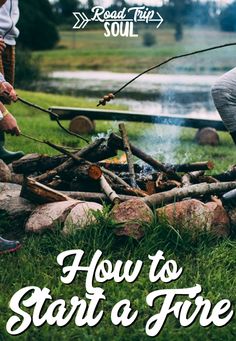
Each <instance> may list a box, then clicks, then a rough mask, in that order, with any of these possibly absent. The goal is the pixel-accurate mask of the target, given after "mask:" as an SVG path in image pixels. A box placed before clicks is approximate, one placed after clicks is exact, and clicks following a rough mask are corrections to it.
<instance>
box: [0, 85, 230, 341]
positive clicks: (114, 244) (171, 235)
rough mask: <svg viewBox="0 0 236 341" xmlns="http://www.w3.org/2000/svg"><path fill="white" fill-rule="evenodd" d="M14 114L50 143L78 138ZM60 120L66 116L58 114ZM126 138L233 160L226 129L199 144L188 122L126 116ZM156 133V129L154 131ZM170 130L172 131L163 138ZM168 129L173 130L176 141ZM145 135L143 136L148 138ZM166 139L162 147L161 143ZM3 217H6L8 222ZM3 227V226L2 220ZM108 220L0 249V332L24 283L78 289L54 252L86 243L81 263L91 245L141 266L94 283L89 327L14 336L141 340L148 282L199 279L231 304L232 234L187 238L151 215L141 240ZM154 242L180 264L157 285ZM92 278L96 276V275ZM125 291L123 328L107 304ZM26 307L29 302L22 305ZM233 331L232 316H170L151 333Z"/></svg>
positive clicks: (45, 101) (75, 101) (212, 336)
mask: <svg viewBox="0 0 236 341" xmlns="http://www.w3.org/2000/svg"><path fill="white" fill-rule="evenodd" d="M19 94H20V95H21V96H22V97H24V98H26V99H28V100H30V101H32V102H35V103H38V104H40V105H44V106H45V107H48V106H50V105H52V104H54V105H63V104H69V105H71V106H73V105H78V106H87V107H88V106H92V107H93V106H94V105H95V104H94V103H93V102H87V101H85V100H84V99H82V98H70V97H61V96H55V95H49V94H47V95H45V94H41V93H31V92H25V91H19ZM11 110H12V112H14V114H16V116H17V117H18V121H19V123H20V126H21V129H22V131H23V132H24V133H27V134H30V135H32V136H35V137H37V138H42V139H43V138H44V139H49V140H51V141H53V142H55V143H60V144H67V145H71V146H77V145H79V142H78V141H77V140H75V139H74V138H73V137H70V136H67V135H66V134H65V133H64V132H61V131H60V130H59V128H58V127H57V126H56V124H55V122H51V121H50V120H49V119H48V117H47V115H44V114H42V113H40V112H36V111H34V110H31V109H28V108H26V107H24V106H22V105H20V104H15V105H13V106H12V108H11ZM65 124H68V123H66V122H65ZM111 128H112V129H114V130H117V123H111V122H100V123H98V125H97V132H98V133H102V132H106V131H107V130H108V129H111ZM127 129H128V133H129V136H130V139H131V140H132V141H133V142H135V143H137V144H138V145H140V146H142V147H145V148H146V149H147V150H148V148H149V146H150V145H151V147H152V150H153V149H154V146H155V148H156V149H155V150H156V153H155V156H156V157H159V156H161V158H162V159H163V158H165V154H166V153H167V152H165V153H162V155H161V150H162V151H163V150H173V154H174V155H173V156H172V157H173V158H175V159H176V160H182V161H183V159H184V161H198V160H202V159H205V160H207V159H214V161H215V162H216V170H217V171H222V170H225V169H226V168H227V167H228V166H229V165H230V164H233V163H235V152H234V150H233V148H234V147H233V144H232V142H231V140H230V138H229V136H228V134H226V133H221V134H220V135H221V136H220V137H221V144H220V146H219V147H217V148H213V147H200V146H197V145H196V144H195V143H194V142H193V133H194V131H193V130H192V129H182V130H181V131H178V134H179V135H177V132H176V130H175V128H174V127H167V128H165V127H156V126H154V125H144V124H133V123H132V124H131V123H130V124H127ZM160 136H162V137H161V138H160ZM170 136H172V138H170ZM174 136H178V138H180V142H179V143H178V144H176V140H175V138H174ZM147 141H148V143H147ZM7 146H8V147H9V148H10V149H15V150H17V149H23V150H24V151H25V152H27V153H31V152H39V153H54V151H52V150H50V149H49V148H48V147H46V146H44V145H39V144H35V143H34V142H32V141H28V140H25V139H24V138H22V137H19V138H13V137H8V139H7ZM167 146H168V148H169V149H166V148H167ZM5 224H6V225H7V222H6V221H5V222H4V220H3V219H1V221H0V227H1V230H2V231H3V232H4V227H5V232H7V231H6V226H5ZM8 225H9V224H8ZM8 228H9V227H8ZM113 228H114V224H113V223H112V221H111V220H110V218H109V216H107V214H106V212H105V213H104V214H103V215H100V216H99V224H96V225H91V226H90V227H88V228H87V229H86V230H83V231H78V232H76V233H75V234H74V235H72V236H70V237H67V238H65V237H63V236H62V235H61V234H60V232H59V229H56V230H55V232H54V233H45V234H43V235H39V236H38V235H27V236H25V237H24V238H23V248H22V250H21V251H20V252H18V253H17V254H16V255H7V256H4V257H3V256H1V257H0V267H1V272H0V292H1V295H0V314H1V317H0V340H11V339H13V337H10V336H9V335H8V334H7V333H6V330H5V326H6V322H7V320H8V318H9V317H10V316H11V315H12V314H11V311H10V309H9V307H8V302H9V300H10V299H11V297H12V295H13V294H14V293H15V292H16V291H18V290H19V289H21V288H22V287H24V286H28V285H30V286H31V285H35V286H38V287H40V288H43V287H47V288H49V289H51V291H52V296H53V298H54V300H56V299H59V298H63V299H65V300H67V301H69V300H70V299H71V297H72V296H74V295H78V296H79V297H81V298H83V297H84V296H85V288H84V280H85V278H84V275H80V276H79V277H77V278H76V280H75V281H74V282H73V283H72V284H71V285H64V284H62V283H61V281H60V275H61V269H60V267H59V266H58V265H57V263H56V257H57V255H58V254H59V253H60V252H62V251H65V250H69V249H83V250H84V251H85V258H84V263H85V264H89V261H90V260H91V258H92V256H93V254H94V253H95V251H96V250H97V249H100V250H101V251H102V252H103V257H104V258H106V259H110V260H111V261H112V262H115V261H116V260H118V259H121V260H124V261H125V260H127V259H130V260H133V261H136V260H138V259H141V260H143V261H144V267H143V270H142V272H141V274H140V276H139V278H138V280H137V281H136V282H135V283H133V284H128V283H126V282H123V283H120V284H116V283H114V282H113V281H109V282H107V283H104V284H102V285H100V286H101V287H102V288H103V289H104V290H105V296H106V301H104V302H103V303H102V304H101V305H100V308H102V309H103V310H104V312H105V316H104V318H103V320H102V322H101V323H100V324H99V325H98V326H96V327H94V328H88V327H84V328H78V327H76V326H75V324H74V320H72V322H71V323H70V324H68V325H67V326H66V327H64V328H58V327H56V326H48V325H46V324H45V325H44V326H43V327H41V328H36V327H33V326H31V327H30V328H29V329H28V331H27V332H26V333H24V334H22V335H21V336H19V337H16V339H19V340H20V341H25V340H27V341H28V340H32V341H34V340H37V341H38V340H46V341H47V340H48V341H51V340H52V341H54V340H62V341H64V340H65V341H67V340H89V341H90V340H91V341H93V340H115V341H123V340H129V341H133V340H134V341H136V340H148V339H149V338H148V337H147V336H146V335H145V324H146V322H147V320H148V318H150V317H151V316H152V315H154V314H156V313H157V312H158V311H159V310H158V309H159V308H160V305H159V304H158V303H155V307H154V308H153V309H150V308H149V307H147V305H146V296H147V294H148V293H150V292H152V291H153V290H157V289H160V288H179V289H180V288H188V287H192V286H195V285H196V284H197V283H198V284H200V285H202V288H203V292H202V295H203V297H204V298H208V299H209V300H211V302H212V303H213V304H215V303H217V302H218V301H219V300H221V299H224V298H228V299H229V300H230V301H231V302H232V304H233V307H234V308H235V303H236V297H235V285H236V282H235V268H236V242H235V239H233V238H230V239H225V240H217V239H213V238H212V237H210V236H209V235H206V234H202V235H199V236H198V238H197V239H194V240H193V239H192V238H191V236H190V234H188V233H186V232H185V233H183V232H180V235H179V234H177V233H176V232H175V231H174V230H173V229H172V228H171V227H170V226H168V225H167V224H161V223H158V222H156V221H154V222H153V223H152V224H151V226H146V227H145V228H146V234H145V237H144V238H143V239H142V240H141V241H140V242H135V241H133V240H130V239H125V238H118V237H115V236H114V234H113V231H112V230H113ZM158 250H162V251H164V252H165V257H166V258H167V259H174V260H176V262H177V263H178V265H179V266H181V267H183V269H184V272H183V275H182V276H181V278H180V279H178V280H177V281H176V282H173V283H170V284H168V285H164V284H163V283H157V284H152V283H150V282H149V280H148V270H149V265H150V263H149V261H148V255H150V254H151V255H154V254H155V253H156V252H157V251H158ZM95 284H96V283H95ZM125 298H126V299H129V300H130V301H131V302H132V306H133V308H134V309H138V310H139V317H138V319H137V321H136V322H135V323H134V324H133V325H132V326H131V327H129V328H124V327H115V326H113V325H112V324H111V321H110V312H111V309H112V306H113V305H114V304H115V303H116V302H117V301H119V300H121V299H125ZM29 311H31V312H32V309H29ZM235 336H236V324H235V320H233V321H232V322H231V323H229V324H228V325H227V326H225V327H223V328H216V327H214V326H211V327H207V328H203V327H200V326H199V324H198V321H196V322H195V323H194V324H193V325H192V326H191V327H189V328H183V327H180V325H179V323H178V322H177V320H176V319H175V318H174V317H173V316H172V317H169V318H168V321H167V323H166V325H165V328H164V329H163V331H162V333H161V334H160V336H159V337H158V340H161V341H166V340H177V341H178V340H179V341H182V340H192V341H198V340H204V341H205V340H207V341H208V340H212V341H215V340H217V341H221V340H225V341H231V340H234V339H235Z"/></svg>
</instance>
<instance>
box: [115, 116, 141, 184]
mask: <svg viewBox="0 0 236 341" xmlns="http://www.w3.org/2000/svg"><path fill="white" fill-rule="evenodd" d="M119 130H120V134H121V137H122V140H123V145H124V151H125V154H126V159H127V163H128V168H129V176H130V183H131V186H132V187H134V188H137V183H136V179H135V171H134V163H133V155H132V152H131V148H130V143H129V139H128V135H127V131H126V128H125V125H124V123H120V124H119Z"/></svg>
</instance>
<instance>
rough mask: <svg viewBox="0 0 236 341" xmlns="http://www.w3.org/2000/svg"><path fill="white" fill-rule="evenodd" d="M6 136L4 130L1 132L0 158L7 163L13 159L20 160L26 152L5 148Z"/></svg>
mask: <svg viewBox="0 0 236 341" xmlns="http://www.w3.org/2000/svg"><path fill="white" fill-rule="evenodd" d="M4 144H5V136H4V133H3V132H0V159H2V160H3V161H4V162H5V163H6V164H8V163H11V162H13V161H16V160H19V159H20V158H22V157H23V156H24V155H25V154H24V153H23V152H21V151H19V152H9V151H8V150H6V149H5V148H4Z"/></svg>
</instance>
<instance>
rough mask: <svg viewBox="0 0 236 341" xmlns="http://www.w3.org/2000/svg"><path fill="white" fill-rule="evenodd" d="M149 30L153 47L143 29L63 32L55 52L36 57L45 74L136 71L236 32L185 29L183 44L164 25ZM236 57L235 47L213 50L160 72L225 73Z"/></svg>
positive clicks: (224, 39)
mask: <svg viewBox="0 0 236 341" xmlns="http://www.w3.org/2000/svg"><path fill="white" fill-rule="evenodd" d="M148 30H149V31H150V32H152V33H153V34H154V35H155V36H156V41H157V42H156V44H155V45H153V46H151V47H145V46H144V45H143V35H144V33H145V32H146V30H140V31H139V37H138V38H123V37H116V38H105V37H104V35H103V33H104V32H103V30H96V31H92V30H90V31H72V30H71V31H62V32H60V35H61V40H60V42H59V45H58V47H57V48H56V49H54V50H51V51H45V52H35V53H34V54H35V55H36V56H39V57H40V58H41V60H42V65H43V68H44V70H46V71H49V70H87V69H89V70H106V71H108V70H110V71H117V72H127V71H128V72H131V71H133V72H137V71H142V70H143V69H145V67H146V66H147V67H148V66H151V65H155V64H157V63H159V62H162V61H163V59H166V58H169V57H172V56H174V55H177V54H180V53H185V52H191V51H193V50H196V49H202V48H207V47H210V46H214V45H219V44H225V43H228V42H233V41H235V34H234V33H225V32H221V31H219V30H218V29H217V28H206V29H205V28H187V27H186V29H185V35H184V39H183V40H182V41H181V42H176V41H175V39H174V30H173V29H171V28H168V27H167V26H166V25H165V24H163V25H162V27H161V28H160V29H158V30H155V28H149V29H148ZM234 55H235V53H234V50H233V48H228V49H227V50H219V51H217V52H216V51H215V52H214V51H213V52H211V53H208V54H205V55H204V54H202V55H199V56H197V57H196V56H195V57H189V58H188V59H185V61H184V63H183V62H182V61H176V62H174V63H172V64H171V66H168V67H165V68H163V69H162V70H161V71H160V72H164V73H165V72H169V69H171V68H174V69H175V70H176V71H179V72H190V73H214V72H222V71H225V70H227V69H229V68H233V67H234V66H235V62H234ZM212 60H214V63H212Z"/></svg>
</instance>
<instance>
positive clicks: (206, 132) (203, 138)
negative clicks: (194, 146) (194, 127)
mask: <svg viewBox="0 0 236 341" xmlns="http://www.w3.org/2000/svg"><path fill="white" fill-rule="evenodd" d="M195 139H196V141H197V143H198V144H200V145H201V146H207V145H209V146H218V145H219V143H220V137H219V134H218V133H217V131H216V129H214V128H203V129H200V130H199V131H198V132H197V134H196V137H195Z"/></svg>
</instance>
